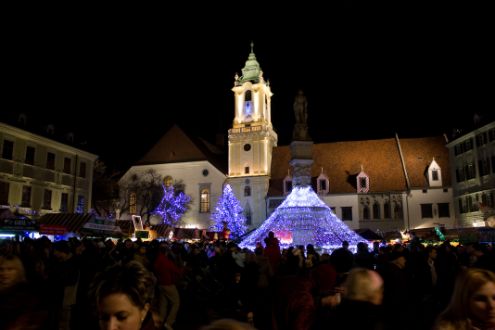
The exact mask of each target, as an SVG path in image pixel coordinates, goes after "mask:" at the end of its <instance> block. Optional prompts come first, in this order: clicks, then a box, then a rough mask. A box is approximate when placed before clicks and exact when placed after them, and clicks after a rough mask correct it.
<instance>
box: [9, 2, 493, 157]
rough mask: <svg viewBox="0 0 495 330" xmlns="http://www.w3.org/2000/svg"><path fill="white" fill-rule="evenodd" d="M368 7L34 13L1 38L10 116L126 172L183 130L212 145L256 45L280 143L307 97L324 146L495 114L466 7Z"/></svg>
mask: <svg viewBox="0 0 495 330" xmlns="http://www.w3.org/2000/svg"><path fill="white" fill-rule="evenodd" d="M349 3H351V2H347V4H349ZM351 4H352V3H351ZM245 9H246V8H245ZM360 9H361V10H358V11H353V10H348V11H347V12H346V13H345V15H342V16H339V15H336V14H335V13H330V14H328V15H326V12H322V11H323V8H311V9H310V8H304V10H299V8H292V9H291V10H290V11H288V12H287V11H285V12H284V14H282V13H274V14H275V15H278V16H277V19H276V20H275V19H274V18H273V17H272V16H270V15H269V14H268V13H263V15H259V16H260V17H257V18H253V17H252V16H249V15H246V13H245V12H239V13H237V16H232V15H224V16H223V18H221V19H215V18H212V17H209V16H192V15H191V16H188V15H186V16H183V15H180V14H178V17H175V16H174V13H171V12H167V14H166V15H163V16H162V17H161V18H157V17H153V18H148V17H146V16H139V15H137V14H136V15H137V16H132V15H130V14H128V16H126V17H123V18H120V19H119V18H116V17H112V16H104V15H103V16H102V17H98V18H96V17H93V16H87V17H79V16H78V17H75V16H71V15H68V16H65V17H64V18H60V17H59V16H50V17H46V19H37V20H34V21H33V20H31V19H30V17H24V18H23V19H21V20H18V21H16V23H15V25H13V26H10V27H9V29H7V30H6V31H4V33H5V38H4V41H3V47H2V48H3V57H4V64H5V65H6V66H5V68H6V70H4V71H5V73H6V74H4V75H3V80H4V86H5V85H6V88H5V89H4V93H5V94H4V95H5V97H3V101H4V102H2V103H3V106H2V108H3V109H5V111H4V110H2V112H3V115H7V114H12V113H14V114H15V113H17V112H27V113H34V114H35V115H36V116H37V117H38V118H40V119H39V122H40V124H44V123H49V122H54V123H56V127H57V128H59V130H61V131H62V130H63V131H65V130H67V131H69V130H74V131H76V132H77V133H76V134H77V135H78V136H80V137H81V139H83V140H87V142H88V145H87V146H86V147H84V148H85V149H87V150H89V151H92V152H94V153H96V154H98V155H100V157H101V158H102V159H103V160H105V161H106V162H108V163H110V164H120V165H121V166H122V165H125V166H127V165H128V164H131V163H132V162H134V161H136V160H138V159H139V158H140V157H141V156H143V154H144V153H145V151H146V150H148V149H149V148H150V147H151V146H152V145H153V144H154V142H156V141H157V140H158V139H159V137H160V136H161V135H163V134H164V133H165V131H166V129H167V128H168V127H169V126H170V125H171V124H172V123H174V122H177V123H179V125H181V126H183V127H184V128H186V129H187V130H188V131H189V132H191V133H193V134H198V135H201V136H205V137H206V138H209V139H212V138H213V136H214V134H215V133H216V132H222V133H226V130H227V129H228V128H229V127H230V126H231V123H232V119H233V99H234V97H233V94H232V92H231V91H230V89H231V88H232V86H233V81H234V74H235V73H236V72H239V73H240V70H241V68H242V67H243V66H244V62H245V61H246V59H247V56H248V54H249V51H250V42H251V41H254V45H255V46H254V51H255V53H256V56H257V59H258V61H259V63H260V64H261V68H262V70H263V71H264V76H265V79H268V80H270V83H271V88H272V91H273V93H274V96H273V98H272V119H273V124H274V128H275V130H276V131H277V133H278V134H279V145H286V144H288V143H289V142H290V138H291V132H292V126H293V123H294V118H293V111H292V102H293V99H294V96H295V94H296V91H297V90H298V89H303V90H304V92H305V94H306V96H307V98H308V104H309V126H310V128H309V130H310V135H311V136H312V138H313V139H314V140H315V141H316V142H323V141H338V140H343V139H364V138H381V137H391V136H393V134H394V133H395V132H397V133H398V134H399V136H404V137H406V136H422V135H434V134H442V133H450V132H451V131H452V128H454V127H465V126H467V123H470V122H471V121H472V118H473V114H474V113H475V112H476V113H479V114H481V115H482V116H485V117H486V116H493V112H494V110H493V109H494V102H493V97H492V96H493V87H494V86H493V77H494V64H493V63H494V62H493V58H495V57H494V54H493V50H492V44H493V36H492V35H490V33H489V31H493V30H492V27H490V26H489V24H488V23H487V22H488V21H485V20H484V19H483V18H478V17H473V16H470V15H468V14H467V13H463V11H462V10H461V9H459V10H456V11H455V12H454V13H452V12H447V11H443V12H442V11H441V10H440V11H439V10H438V9H441V8H434V9H435V10H436V14H431V15H430V14H425V13H423V12H422V11H418V13H416V12H414V13H406V11H405V9H406V8H405V6H404V8H397V9H398V10H397V12H394V13H393V14H390V12H387V13H385V14H381V15H377V12H378V11H379V10H376V11H373V15H366V12H367V10H366V9H367V8H360ZM378 9H380V8H378ZM325 10H326V9H325ZM425 12H426V13H427V12H428V10H426V11H425ZM172 16H174V17H172ZM5 55H6V56H5ZM5 59H7V60H5ZM5 83H6V84H5ZM59 112H63V113H64V116H59V115H57V113H59ZM454 112H456V113H460V114H454Z"/></svg>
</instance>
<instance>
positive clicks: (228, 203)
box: [211, 184, 247, 239]
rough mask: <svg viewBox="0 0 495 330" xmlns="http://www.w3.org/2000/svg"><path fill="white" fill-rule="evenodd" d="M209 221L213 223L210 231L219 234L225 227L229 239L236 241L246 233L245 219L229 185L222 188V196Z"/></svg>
mask: <svg viewBox="0 0 495 330" xmlns="http://www.w3.org/2000/svg"><path fill="white" fill-rule="evenodd" d="M211 219H212V220H213V222H214V224H213V226H212V227H211V229H212V230H213V231H217V232H220V231H222V230H224V226H227V228H228V229H229V230H230V238H231V239H236V238H238V237H240V236H242V235H244V233H245V232H246V229H247V227H246V217H245V216H244V213H243V209H242V207H241V203H240V202H239V200H238V199H237V198H236V197H235V195H234V192H233V191H232V187H231V186H230V185H229V184H226V185H225V186H224V187H223V193H222V196H220V198H219V199H218V202H217V205H216V206H215V211H214V212H213V214H212V216H211Z"/></svg>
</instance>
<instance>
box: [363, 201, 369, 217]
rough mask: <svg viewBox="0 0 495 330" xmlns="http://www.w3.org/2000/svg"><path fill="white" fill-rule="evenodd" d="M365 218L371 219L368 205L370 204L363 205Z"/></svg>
mask: <svg viewBox="0 0 495 330" xmlns="http://www.w3.org/2000/svg"><path fill="white" fill-rule="evenodd" d="M363 219H364V220H369V219H370V208H369V207H368V205H365V206H363Z"/></svg>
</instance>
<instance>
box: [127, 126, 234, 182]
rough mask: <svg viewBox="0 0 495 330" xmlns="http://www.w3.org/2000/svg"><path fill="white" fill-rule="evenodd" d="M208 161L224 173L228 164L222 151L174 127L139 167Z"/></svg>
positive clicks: (143, 159) (139, 163)
mask: <svg viewBox="0 0 495 330" xmlns="http://www.w3.org/2000/svg"><path fill="white" fill-rule="evenodd" d="M202 160H206V161H209V162H210V163H212V164H213V165H214V166H215V167H217V168H218V169H219V170H220V171H222V172H223V173H226V172H227V171H226V164H225V161H224V159H223V154H222V152H221V150H220V149H218V148H217V147H215V146H214V145H212V144H210V143H208V142H207V141H205V140H203V139H200V138H196V137H192V136H190V135H188V134H187V133H186V132H185V131H184V130H182V129H181V128H180V127H179V126H177V125H174V126H172V128H170V129H169V130H168V131H167V133H165V134H164V135H163V136H162V137H161V138H160V140H158V142H157V143H156V144H155V145H154V146H153V147H152V148H151V149H150V151H148V153H147V154H146V155H145V156H144V157H143V158H142V159H141V160H140V161H139V162H137V165H147V164H164V163H184V162H193V161H202Z"/></svg>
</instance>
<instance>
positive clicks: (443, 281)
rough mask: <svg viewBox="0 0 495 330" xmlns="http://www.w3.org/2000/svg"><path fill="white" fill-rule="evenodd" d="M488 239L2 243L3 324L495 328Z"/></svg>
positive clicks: (284, 329)
mask: <svg viewBox="0 0 495 330" xmlns="http://www.w3.org/2000/svg"><path fill="white" fill-rule="evenodd" d="M494 271H495V254H494V251H493V250H492V247H491V245H486V244H478V243H474V244H468V245H465V246H463V245H459V246H457V247H454V246H452V245H451V244H449V243H448V242H444V243H443V244H441V245H438V246H432V245H429V246H426V247H425V246H423V245H422V244H416V243H415V244H409V245H404V244H394V245H390V244H389V245H381V244H379V243H378V242H376V244H374V245H373V248H369V247H368V245H367V244H365V243H360V244H358V246H357V248H356V252H352V251H351V250H350V249H349V245H348V243H347V242H345V241H344V242H342V247H341V248H338V249H336V250H334V251H332V252H329V253H326V252H321V251H318V250H317V249H315V247H313V246H312V245H308V246H293V247H289V248H287V249H281V248H280V246H279V242H278V239H277V238H276V237H275V235H274V234H273V233H270V234H269V235H268V236H267V237H266V239H265V240H264V242H259V243H258V244H257V246H256V248H255V249H254V251H251V250H248V249H241V248H240V247H239V246H238V245H236V244H235V243H234V242H228V241H214V242H209V241H199V242H195V243H187V242H177V241H174V242H170V241H161V242H159V241H156V240H155V241H151V242H142V241H139V240H137V241H132V240H130V239H125V240H119V241H118V242H116V243H114V241H112V240H110V239H107V240H103V239H87V238H86V239H76V238H71V239H69V240H68V241H58V242H51V241H50V240H48V239H47V238H46V237H42V238H40V239H36V240H32V239H25V240H23V241H22V242H19V241H14V240H3V241H0V329H9V330H13V329H76V330H77V329H132V330H137V329H176V330H177V329H179V330H180V329H187V330H189V329H190V330H193V329H208V330H213V329H233V330H235V329H240V330H249V329H258V330H265V329H275V330H292V329H294V330H296V329H297V330H305V329H308V330H320V329H362V328H366V329H375V330H379V329H385V330H386V329H397V328H401V329H435V330H447V329H459V330H461V329H462V330H468V329H471V330H474V329H479V330H488V329H495V274H494V273H493V272H494Z"/></svg>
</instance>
